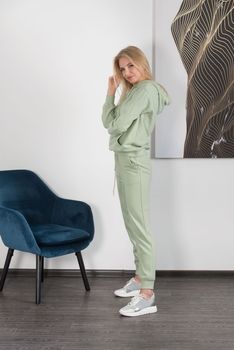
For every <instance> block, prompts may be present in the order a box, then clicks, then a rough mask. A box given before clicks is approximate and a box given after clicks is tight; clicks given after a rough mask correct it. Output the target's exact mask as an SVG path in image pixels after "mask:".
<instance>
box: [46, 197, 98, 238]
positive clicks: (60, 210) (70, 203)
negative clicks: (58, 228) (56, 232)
mask: <svg viewBox="0 0 234 350" xmlns="http://www.w3.org/2000/svg"><path fill="white" fill-rule="evenodd" d="M51 220H52V223H53V224H57V225H64V226H69V227H73V228H80V229H82V230H85V231H86V232H88V233H89V235H90V240H92V239H93V235H94V222H93V214H92V210H91V208H90V206H89V205H88V204H87V203H85V202H81V201H75V200H70V199H64V198H60V197H56V199H55V202H54V208H53V213H52V218H51Z"/></svg>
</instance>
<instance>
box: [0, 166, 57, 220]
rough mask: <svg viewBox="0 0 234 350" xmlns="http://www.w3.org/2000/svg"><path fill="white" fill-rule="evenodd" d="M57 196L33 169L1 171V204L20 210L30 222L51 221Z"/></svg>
mask: <svg viewBox="0 0 234 350" xmlns="http://www.w3.org/2000/svg"><path fill="white" fill-rule="evenodd" d="M55 197H56V195H55V194H54V193H53V192H52V191H51V190H50V189H49V188H48V186H47V185H46V184H45V183H44V182H43V181H42V180H41V179H40V178H39V177H38V176H37V175H36V174H35V173H34V172H32V171H29V170H4V171H0V206H3V207H7V208H11V209H15V210H18V211H19V212H20V213H22V214H23V215H24V217H25V218H26V220H27V221H28V223H29V224H40V223H50V220H51V216H52V210H53V204H54V200H55Z"/></svg>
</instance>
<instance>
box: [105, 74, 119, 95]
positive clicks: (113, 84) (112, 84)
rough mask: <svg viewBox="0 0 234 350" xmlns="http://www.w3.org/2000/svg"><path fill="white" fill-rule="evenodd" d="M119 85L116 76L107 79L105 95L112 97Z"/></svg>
mask: <svg viewBox="0 0 234 350" xmlns="http://www.w3.org/2000/svg"><path fill="white" fill-rule="evenodd" d="M119 84H120V81H119V79H118V78H117V77H116V75H112V76H110V77H109V79H108V91H107V95H109V96H114V95H115V92H116V90H117V88H118V86H119Z"/></svg>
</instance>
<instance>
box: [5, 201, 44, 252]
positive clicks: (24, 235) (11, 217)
mask: <svg viewBox="0 0 234 350" xmlns="http://www.w3.org/2000/svg"><path fill="white" fill-rule="evenodd" d="M0 236H1V238H2V241H3V243H4V244H5V245H6V246H7V247H9V248H12V249H17V250H20V251H23V252H29V253H33V254H40V253H41V250H40V248H39V247H38V245H37V242H36V240H35V238H34V236H33V233H32V231H31V229H30V227H29V225H28V223H27V221H26V219H25V217H24V216H23V215H22V214H21V213H20V212H18V211H17V210H14V209H10V208H6V207H2V206H0Z"/></svg>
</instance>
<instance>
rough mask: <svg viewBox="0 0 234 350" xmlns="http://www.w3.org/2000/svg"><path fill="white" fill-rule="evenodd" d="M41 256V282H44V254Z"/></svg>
mask: <svg viewBox="0 0 234 350" xmlns="http://www.w3.org/2000/svg"><path fill="white" fill-rule="evenodd" d="M41 258H42V261H41V282H44V256H42V257H41Z"/></svg>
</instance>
